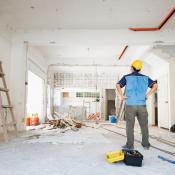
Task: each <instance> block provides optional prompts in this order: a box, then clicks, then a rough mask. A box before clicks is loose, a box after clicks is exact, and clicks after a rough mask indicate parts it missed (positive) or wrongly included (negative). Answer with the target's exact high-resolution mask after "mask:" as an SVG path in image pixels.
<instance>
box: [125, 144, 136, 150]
mask: <svg viewBox="0 0 175 175" xmlns="http://www.w3.org/2000/svg"><path fill="white" fill-rule="evenodd" d="M122 148H123V149H124V150H133V149H134V147H133V146H128V145H124V146H122Z"/></svg>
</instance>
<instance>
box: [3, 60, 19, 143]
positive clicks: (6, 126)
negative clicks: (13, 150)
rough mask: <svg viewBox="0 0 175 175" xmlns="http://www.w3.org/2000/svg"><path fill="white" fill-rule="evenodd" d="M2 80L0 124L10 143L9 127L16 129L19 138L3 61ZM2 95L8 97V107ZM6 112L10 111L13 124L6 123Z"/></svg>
mask: <svg viewBox="0 0 175 175" xmlns="http://www.w3.org/2000/svg"><path fill="white" fill-rule="evenodd" d="M0 79H2V85H3V87H0V122H1V126H2V129H3V135H4V140H5V141H6V142H8V129H7V128H8V126H13V127H14V130H15V135H16V136H17V126H16V121H15V116H14V111H13V106H12V104H11V100H10V95H9V89H8V88H7V84H6V81H5V74H4V72H3V68H2V62H1V61H0ZM2 93H5V95H6V98H7V105H4V104H3V102H2V95H1V94H2ZM4 110H9V111H10V115H11V119H12V122H10V123H7V122H6V116H5V114H4Z"/></svg>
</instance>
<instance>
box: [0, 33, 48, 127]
mask: <svg viewBox="0 0 175 175" xmlns="http://www.w3.org/2000/svg"><path fill="white" fill-rule="evenodd" d="M0 50H1V52H0V60H1V61H2V62H3V67H4V72H5V73H6V80H7V83H8V87H9V89H10V95H11V99H12V104H13V106H14V112H15V117H16V120H17V127H18V129H19V130H23V129H25V127H24V119H25V112H26V111H25V110H26V95H27V91H26V85H25V82H27V70H28V69H30V70H31V71H33V72H34V73H36V74H37V75H39V76H40V77H42V78H43V79H44V80H45V84H46V82H47V81H46V75H47V62H46V60H45V59H44V57H43V55H42V53H41V52H40V51H39V50H36V49H34V48H32V49H29V48H28V43H27V42H24V39H23V37H22V36H20V35H18V34H16V33H12V32H1V34H0ZM28 56H29V57H28ZM45 92H46V90H45ZM45 97H46V95H45ZM44 103H45V104H44V105H45V106H46V98H45V102H44ZM44 115H46V112H45V113H44Z"/></svg>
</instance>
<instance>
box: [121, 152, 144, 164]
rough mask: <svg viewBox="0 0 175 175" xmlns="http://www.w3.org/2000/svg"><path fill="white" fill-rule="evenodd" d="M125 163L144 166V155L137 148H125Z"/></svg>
mask: <svg viewBox="0 0 175 175" xmlns="http://www.w3.org/2000/svg"><path fill="white" fill-rule="evenodd" d="M123 152H124V155H125V158H124V163H125V164H126V165H129V166H138V167H141V166H142V160H143V155H142V154H141V153H140V152H139V151H137V150H123Z"/></svg>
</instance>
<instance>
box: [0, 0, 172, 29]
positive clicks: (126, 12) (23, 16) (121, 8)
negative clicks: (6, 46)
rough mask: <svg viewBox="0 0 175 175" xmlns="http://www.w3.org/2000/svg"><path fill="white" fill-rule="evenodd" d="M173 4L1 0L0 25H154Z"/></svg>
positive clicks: (159, 0) (166, 1) (168, 0)
mask: <svg viewBox="0 0 175 175" xmlns="http://www.w3.org/2000/svg"><path fill="white" fill-rule="evenodd" d="M174 5H175V0H154V1H153V0H1V1H0V25H1V27H4V26H11V27H12V28H15V29H45V30H47V29H127V28H129V27H155V26H157V25H158V24H159V23H160V21H161V20H162V18H163V17H164V16H165V15H166V14H167V13H168V11H169V10H170V9H171V8H172V7H173V6H174ZM170 23H171V22H170ZM172 23H173V22H172ZM172 23H171V24H169V26H171V27H172ZM173 26H174V23H173Z"/></svg>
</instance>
